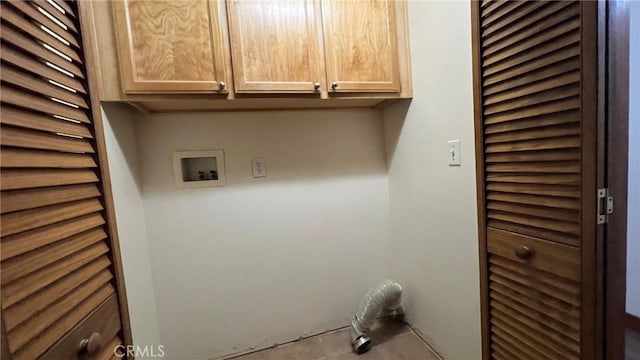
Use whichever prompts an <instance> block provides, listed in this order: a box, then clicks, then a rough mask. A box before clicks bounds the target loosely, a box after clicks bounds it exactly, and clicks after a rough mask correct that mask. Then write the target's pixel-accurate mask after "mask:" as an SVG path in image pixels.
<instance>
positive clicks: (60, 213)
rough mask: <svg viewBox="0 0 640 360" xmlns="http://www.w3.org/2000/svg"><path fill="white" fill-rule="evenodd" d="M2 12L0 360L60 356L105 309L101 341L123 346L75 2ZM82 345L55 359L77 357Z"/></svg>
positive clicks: (16, 6) (107, 353)
mask: <svg viewBox="0 0 640 360" xmlns="http://www.w3.org/2000/svg"><path fill="white" fill-rule="evenodd" d="M1 6H2V9H1V17H2V23H1V29H0V35H1V37H2V45H1V46H2V48H1V50H0V56H1V58H2V66H1V68H0V76H1V80H2V87H1V90H0V91H1V92H0V100H1V102H2V109H1V116H0V120H1V126H2V128H1V141H0V143H1V145H2V150H1V152H0V157H1V159H0V160H1V166H2V172H1V179H0V180H1V182H0V187H1V206H0V210H1V226H0V235H1V242H0V261H1V262H0V266H1V268H0V274H1V276H0V282H1V296H0V303H1V307H2V322H3V342H5V343H6V344H7V345H8V351H7V349H6V348H3V352H2V353H3V359H4V358H5V357H11V358H14V359H36V358H39V357H41V356H42V355H43V354H45V352H47V351H49V352H51V351H54V353H56V354H63V353H61V352H56V351H57V350H51V349H52V346H54V344H56V343H57V342H58V341H60V340H61V339H62V338H63V337H65V336H69V335H68V334H72V335H73V331H74V330H73V329H74V327H76V326H77V325H78V324H81V323H83V322H84V321H86V320H85V319H87V318H90V317H91V316H93V315H94V312H100V314H103V317H102V323H101V324H96V329H98V328H100V329H101V331H102V332H101V333H100V335H101V337H102V342H103V343H104V344H105V345H106V344H111V345H113V344H120V343H121V342H122V340H121V339H122V338H121V334H120V332H121V325H120V320H119V319H120V314H119V311H118V302H117V301H116V300H115V299H116V294H115V292H116V290H115V288H116V287H115V279H114V270H113V266H112V265H113V261H112V255H111V253H110V242H109V239H108V235H107V233H108V231H107V228H106V226H105V215H104V198H103V196H102V184H101V179H100V169H99V160H98V157H97V154H96V143H95V141H94V140H95V139H94V136H95V129H94V125H93V124H92V113H91V108H90V104H91V102H90V99H89V94H88V86H87V82H86V71H85V66H84V64H83V61H84V55H83V51H82V42H81V37H80V34H79V31H78V29H79V22H78V18H77V8H76V4H74V3H72V2H65V1H62V0H53V1H50V0H38V1H2V2H1ZM104 309H108V310H104ZM105 314H106V315H105ZM103 324H108V326H107V325H103ZM85 331H86V332H88V334H86V335H89V334H91V333H93V332H94V330H93V329H89V330H85ZM95 331H96V332H100V331H97V330H95ZM78 336H80V338H82V337H84V336H85V334H78ZM3 345H4V344H3ZM77 346H78V343H74V344H73V347H74V348H73V350H72V352H71V353H70V355H69V354H67V355H59V356H55V357H57V358H59V359H63V358H69V357H70V356H73V357H75V355H73V354H74V353H75V352H76V351H77ZM100 356H102V357H101V358H110V357H111V356H113V347H111V348H110V349H107V347H106V346H105V347H104V349H103V350H102V352H101V353H100Z"/></svg>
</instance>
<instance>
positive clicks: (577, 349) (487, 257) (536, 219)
mask: <svg viewBox="0 0 640 360" xmlns="http://www.w3.org/2000/svg"><path fill="white" fill-rule="evenodd" d="M597 14H598V6H597V4H596V3H594V2H580V1H563V2H561V1H549V2H541V3H538V2H531V1H518V2H515V1H514V2H510V1H507V2H502V1H494V0H491V1H484V2H483V3H479V2H472V31H473V32H472V36H473V42H472V45H473V69H474V74H475V75H474V98H475V104H474V107H475V129H476V169H477V180H478V211H479V216H478V219H479V235H480V246H481V251H480V259H481V262H480V266H481V282H482V287H481V294H482V307H483V309H482V313H483V331H484V335H485V336H484V342H483V358H484V359H487V360H488V359H514V360H515V359H521V360H530V359H531V360H534V359H576V360H577V359H581V360H592V359H597V358H599V356H598V353H599V352H600V351H599V350H598V349H597V346H598V344H597V338H598V336H597V333H596V331H594V330H593V329H594V328H595V327H596V326H597V324H598V322H599V321H600V320H599V319H598V317H597V311H596V306H598V304H597V301H596V299H595V295H596V293H597V291H596V290H597V289H596V287H597V284H596V278H597V266H598V261H597V259H596V253H595V249H596V248H597V247H596V244H597V241H596V238H595V234H596V224H595V220H596V201H595V195H594V194H596V193H597V189H596V163H597V154H596V149H597V146H596V145H597V144H596V135H597V131H596V128H597V127H596V124H597V117H596V116H597V113H598V97H597V88H598V81H597V78H596V74H598V71H597V69H598V66H597V65H598V61H597V59H598V54H597V41H596V40H597V38H598V36H597V34H598V28H597Z"/></svg>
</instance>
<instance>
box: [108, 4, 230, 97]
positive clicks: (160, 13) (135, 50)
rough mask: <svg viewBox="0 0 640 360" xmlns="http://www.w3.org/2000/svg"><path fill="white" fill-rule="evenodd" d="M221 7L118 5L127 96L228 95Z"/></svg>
mask: <svg viewBox="0 0 640 360" xmlns="http://www.w3.org/2000/svg"><path fill="white" fill-rule="evenodd" d="M218 9H219V4H218V1H216V0H181V1H162V0H123V1H114V2H113V11H114V19H115V31H116V39H117V43H118V44H117V45H118V52H119V57H120V71H121V77H122V85H123V88H124V89H123V90H124V92H125V93H196V92H212V91H224V88H223V89H220V88H219V87H222V85H224V81H226V78H227V76H226V74H225V73H224V48H225V46H224V42H223V40H222V38H223V37H222V30H221V25H220V16H219V11H218ZM221 82H222V84H221Z"/></svg>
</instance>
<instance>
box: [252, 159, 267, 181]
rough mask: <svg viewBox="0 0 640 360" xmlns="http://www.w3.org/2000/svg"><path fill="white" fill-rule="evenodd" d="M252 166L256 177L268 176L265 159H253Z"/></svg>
mask: <svg viewBox="0 0 640 360" xmlns="http://www.w3.org/2000/svg"><path fill="white" fill-rule="evenodd" d="M251 168H252V171H253V177H254V178H259V177H265V176H267V165H266V164H265V162H264V159H259V158H255V159H251Z"/></svg>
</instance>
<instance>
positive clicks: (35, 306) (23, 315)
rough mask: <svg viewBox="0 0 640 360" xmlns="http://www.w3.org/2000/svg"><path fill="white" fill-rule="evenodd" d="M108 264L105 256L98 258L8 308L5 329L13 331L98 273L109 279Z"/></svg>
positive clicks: (5, 314)
mask: <svg viewBox="0 0 640 360" xmlns="http://www.w3.org/2000/svg"><path fill="white" fill-rule="evenodd" d="M109 264H110V261H109V259H108V258H107V257H106V256H102V257H99V258H97V259H96V260H94V261H92V262H90V263H89V264H87V265H85V266H83V267H81V268H79V269H77V270H75V271H74V272H72V273H70V274H69V275H67V276H65V277H64V278H62V279H60V280H58V281H56V282H55V283H54V284H53V285H51V286H49V287H47V288H45V289H42V290H41V291H38V292H37V293H35V294H34V295H33V296H30V297H28V298H27V299H25V300H23V301H21V302H19V303H17V304H15V305H13V306H11V307H9V308H8V309H6V310H5V312H4V316H5V317H4V319H5V323H6V326H7V329H13V328H15V327H16V326H18V325H19V324H21V323H23V322H24V321H26V320H28V319H29V318H31V317H32V316H33V315H35V314H36V313H38V311H40V309H44V308H46V307H47V306H49V305H51V304H52V303H54V302H55V301H57V300H58V299H59V298H60V297H61V296H64V295H66V294H68V293H69V292H72V291H74V290H75V288H76V287H78V285H79V284H82V283H84V282H85V281H87V280H89V279H91V278H93V277H94V276H96V275H97V274H98V273H100V275H99V276H103V277H111V273H110V271H109V270H108V269H107V267H108V266H109Z"/></svg>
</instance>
